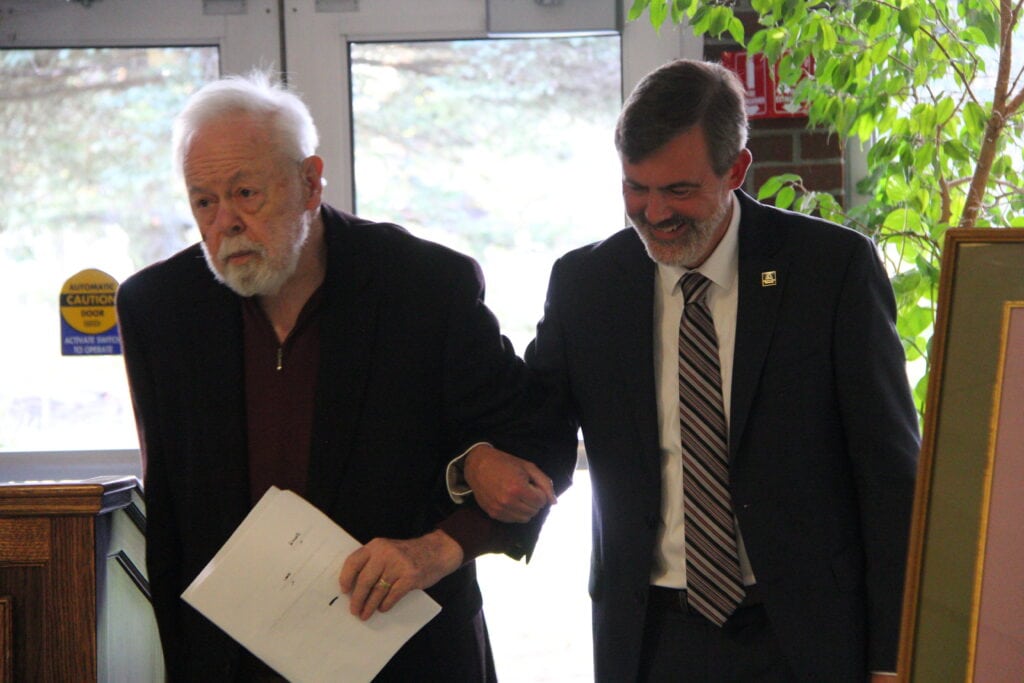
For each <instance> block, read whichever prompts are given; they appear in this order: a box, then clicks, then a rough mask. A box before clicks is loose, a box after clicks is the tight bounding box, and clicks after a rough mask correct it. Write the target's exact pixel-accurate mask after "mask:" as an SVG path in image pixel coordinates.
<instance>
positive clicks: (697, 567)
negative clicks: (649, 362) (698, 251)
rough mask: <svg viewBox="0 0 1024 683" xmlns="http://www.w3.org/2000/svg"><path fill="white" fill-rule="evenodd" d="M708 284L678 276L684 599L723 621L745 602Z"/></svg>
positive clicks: (699, 278)
mask: <svg viewBox="0 0 1024 683" xmlns="http://www.w3.org/2000/svg"><path fill="white" fill-rule="evenodd" d="M710 284H711V282H710V280H708V279H707V278H705V277H704V276H703V275H701V274H700V273H698V272H696V271H692V272H689V273H686V274H685V275H683V277H682V279H681V280H680V287H681V288H682V291H683V299H684V301H685V306H684V307H683V316H682V319H681V320H680V323H679V422H680V429H681V437H682V447H683V512H684V516H685V523H686V583H687V600H688V602H689V604H690V606H691V607H693V608H694V609H696V610H697V611H698V612H700V613H701V614H703V615H704V616H706V617H707V618H708V619H710V620H711V621H712V622H714V623H715V624H717V625H719V626H721V625H722V624H723V623H724V622H725V620H726V619H727V618H728V617H729V615H730V614H732V612H733V610H734V609H735V608H736V605H738V604H739V602H740V601H741V600H742V599H743V581H742V578H741V576H740V567H739V559H738V557H739V556H738V554H737V551H736V528H735V522H734V520H733V516H732V505H731V503H730V500H729V463H728V457H729V456H728V449H727V447H726V444H727V441H726V438H727V435H726V426H725V424H726V423H725V412H724V411H723V408H722V373H721V370H720V368H719V363H718V338H717V337H716V335H715V326H714V323H713V322H712V320H711V313H710V311H709V310H708V305H707V292H708V286H709V285H710Z"/></svg>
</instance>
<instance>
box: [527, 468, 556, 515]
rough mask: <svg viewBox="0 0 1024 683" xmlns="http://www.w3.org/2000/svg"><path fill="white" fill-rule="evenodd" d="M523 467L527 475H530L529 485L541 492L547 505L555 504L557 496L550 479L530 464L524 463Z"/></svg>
mask: <svg viewBox="0 0 1024 683" xmlns="http://www.w3.org/2000/svg"><path fill="white" fill-rule="evenodd" d="M523 467H524V468H525V469H526V472H527V474H529V475H530V483H531V484H533V485H534V486H535V487H537V488H538V489H540V490H541V492H543V494H544V497H545V499H546V502H547V503H548V504H549V505H554V504H555V503H557V502H558V496H556V495H555V484H554V482H553V481H551V477H549V476H548V475H546V474H544V471H543V470H542V469H541V468H539V467H537V466H536V465H534V464H533V463H532V462H527V463H525V464H524V465H523Z"/></svg>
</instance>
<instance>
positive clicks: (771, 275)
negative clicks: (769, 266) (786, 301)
mask: <svg viewBox="0 0 1024 683" xmlns="http://www.w3.org/2000/svg"><path fill="white" fill-rule="evenodd" d="M777 283H778V279H777V278H776V277H775V271H774V270H766V271H765V272H763V273H761V286H762V287H774V286H775V285H776V284H777Z"/></svg>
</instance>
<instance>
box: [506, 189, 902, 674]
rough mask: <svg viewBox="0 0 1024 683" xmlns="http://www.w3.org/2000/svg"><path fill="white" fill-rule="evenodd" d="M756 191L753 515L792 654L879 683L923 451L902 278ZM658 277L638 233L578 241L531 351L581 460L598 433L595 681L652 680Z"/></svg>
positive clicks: (742, 458) (746, 377)
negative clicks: (896, 289) (906, 347)
mask: <svg viewBox="0 0 1024 683" xmlns="http://www.w3.org/2000/svg"><path fill="white" fill-rule="evenodd" d="M738 196H739V200H740V204H741V223H740V226H739V285H738V286H739V303H738V312H737V330H736V346H735V361H734V369H733V380H732V405H731V417H730V438H729V457H730V477H731V481H730V488H731V491H732V501H733V505H734V509H735V513H736V515H737V517H738V519H739V525H740V529H741V530H742V533H743V538H744V541H745V544H746V549H747V552H748V555H749V558H750V561H751V564H752V567H753V570H754V573H755V574H756V577H757V581H758V584H759V586H760V587H761V589H762V591H761V592H762V593H763V595H764V603H765V608H766V611H767V614H768V617H769V619H770V621H771V623H772V626H773V627H774V629H775V630H776V632H777V634H778V637H779V639H780V642H781V645H782V648H783V649H784V651H785V652H786V653H787V655H788V656H789V657H790V659H791V660H792V661H791V664H792V666H793V667H794V669H795V670H796V671H797V672H798V673H799V675H800V676H801V677H802V679H804V680H808V681H830V683H835V682H838V681H857V683H862V681H863V680H864V676H865V673H866V672H867V671H868V670H869V668H870V669H871V670H894V667H895V661H896V650H897V641H898V631H899V615H900V601H901V593H902V584H903V571H904V564H905V551H906V541H907V531H908V525H909V515H910V510H911V503H912V497H913V486H914V474H915V462H916V458H917V453H918V429H917V416H916V413H915V410H914V406H913V403H912V401H911V397H910V392H909V389H908V384H907V378H906V371H905V365H904V364H905V358H904V353H903V349H902V347H901V345H900V341H899V339H898V337H897V334H896V330H895V325H894V320H895V304H894V299H893V293H892V289H891V287H890V285H889V281H888V279H887V277H886V274H885V272H884V269H883V268H882V265H881V263H880V261H879V258H878V255H877V253H876V251H875V248H874V246H873V245H872V243H871V242H870V241H869V240H868V239H867V238H865V237H864V236H862V235H860V234H858V233H856V232H854V231H852V230H848V229H845V228H841V227H839V226H835V225H832V224H829V223H825V222H824V221H821V220H816V219H813V218H809V217H807V216H804V215H800V214H795V213H789V212H785V211H780V210H778V209H775V208H771V207H768V206H765V205H763V204H760V203H757V202H755V201H754V200H753V199H751V198H750V197H748V196H747V195H745V194H743V193H742V192H739V193H738ZM769 272H774V274H775V276H776V282H775V284H774V285H771V286H767V283H762V274H763V273H769ZM654 278H655V265H654V263H653V261H652V260H651V259H650V258H649V257H648V256H647V254H646V252H645V250H644V247H643V244H642V243H641V241H640V239H639V238H638V237H637V235H636V233H635V232H634V231H633V230H632V229H626V230H623V231H621V232H619V233H617V234H615V235H613V236H611V237H610V238H608V239H607V240H605V241H604V242H601V243H598V244H594V245H591V246H588V247H584V248H582V249H578V250H576V251H573V252H570V253H569V254H567V255H565V256H564V257H563V258H561V259H560V260H559V261H558V262H557V263H556V264H555V266H554V268H553V269H552V273H551V282H550V287H549V290H548V298H547V303H546V305H545V310H544V318H543V320H542V321H541V323H540V325H539V326H538V331H537V337H536V339H535V340H534V342H533V344H531V346H530V348H529V349H528V350H527V353H526V361H527V364H528V365H530V366H532V367H533V368H535V369H537V370H538V371H539V372H540V373H541V374H542V375H543V376H544V378H545V380H546V382H547V383H548V385H549V387H550V388H551V389H552V390H553V391H554V392H555V393H556V395H557V396H558V397H559V400H560V402H561V407H562V410H563V415H567V416H569V418H570V419H569V420H568V422H567V424H565V425H564V428H563V429H562V431H561V432H560V433H559V437H560V439H561V443H562V444H563V448H564V457H563V458H562V463H561V464H562V465H563V466H564V462H567V461H568V459H569V458H571V457H574V456H573V455H570V453H569V449H570V448H571V447H572V446H573V445H574V439H573V437H574V435H575V426H576V424H577V423H578V424H579V425H581V426H582V428H583V436H584V441H585V444H586V451H587V458H588V461H589V466H590V476H591V484H592V487H593V497H594V503H595V505H594V517H593V556H592V562H591V576H590V593H591V597H592V599H593V608H594V656H595V666H596V677H597V680H598V681H605V682H608V683H622V682H623V681H630V680H635V678H636V675H637V671H638V658H639V653H640V643H641V637H642V634H643V626H644V615H645V609H646V599H647V593H648V583H649V578H650V574H651V564H652V555H653V551H654V544H655V542H656V531H657V529H658V526H659V524H660V523H661V515H660V505H661V503H660V493H661V484H660V478H661V471H660V455H659V445H658V427H657V419H656V410H657V409H656V399H655V384H654V358H653V336H654V331H653V305H654V297H653V292H654Z"/></svg>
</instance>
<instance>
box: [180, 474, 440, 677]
mask: <svg viewBox="0 0 1024 683" xmlns="http://www.w3.org/2000/svg"><path fill="white" fill-rule="evenodd" d="M359 547H360V544H359V542H358V541H356V540H355V539H354V538H352V537H351V536H350V535H349V534H347V533H346V532H345V531H344V530H342V529H341V528H340V527H338V526H337V525H336V524H335V523H334V522H333V521H331V519H330V518H328V517H327V516H326V515H324V514H323V513H322V512H320V511H319V510H318V509H316V508H315V507H313V506H312V505H310V504H309V503H308V502H306V501H305V500H303V499H302V498H301V497H299V496H297V495H296V494H294V493H292V492H290V491H281V490H280V489H278V488H276V487H271V489H270V490H269V491H267V493H266V494H265V495H264V496H263V498H261V499H260V501H259V503H257V505H256V507H254V508H253V510H252V511H251V512H250V513H249V515H248V516H247V517H246V518H245V520H244V521H243V522H242V524H241V525H240V526H239V527H238V529H236V530H235V533H234V534H232V535H231V538H229V539H228V541H227V543H225V544H224V546H223V547H222V548H221V549H220V551H219V552H218V553H217V554H216V555H215V556H214V558H213V559H212V560H211V561H210V563H209V564H208V565H207V566H206V568H205V569H204V570H203V571H202V572H201V573H200V574H199V576H197V577H196V579H195V581H193V582H192V584H191V585H190V586H189V587H188V588H187V589H186V590H185V592H184V593H183V594H182V598H183V599H184V600H185V601H186V602H188V603H189V604H190V605H192V606H193V607H195V608H196V609H197V610H199V612H201V613H202V614H204V615H205V616H206V617H207V618H208V619H210V620H211V621H213V622H214V623H215V624H217V626H219V627H220V628H221V629H223V630H224V632H225V633H227V634H228V635H230V636H231V637H232V638H234V639H235V640H237V641H238V642H239V643H241V644H242V645H244V646H245V647H246V648H248V649H249V650H250V651H251V652H252V653H253V654H255V655H256V656H257V657H259V658H260V659H262V660H263V661H264V662H266V663H267V664H268V665H269V666H271V667H272V668H273V669H275V670H276V671H278V672H279V673H280V674H281V675H282V676H284V677H285V678H287V679H288V680H290V681H292V682H293V683H313V682H316V681H352V682H360V681H369V680H370V679H372V678H373V677H374V676H375V675H376V674H377V673H378V672H379V671H380V670H381V669H382V668H383V667H384V665H385V664H387V662H388V660H389V659H391V657H392V656H394V654H395V653H396V652H397V651H398V650H399V648H401V647H402V645H403V644H404V643H405V642H406V641H407V640H408V639H409V638H411V637H412V636H413V635H414V634H415V633H416V632H417V631H418V630H419V629H420V628H422V627H423V626H424V625H425V624H426V623H427V622H428V621H430V620H431V619H432V618H433V617H434V616H436V615H437V613H438V612H440V610H441V608H440V606H439V605H438V604H437V603H436V602H434V601H433V600H432V599H431V598H430V597H429V596H428V595H427V594H426V593H424V592H423V591H419V590H416V591H410V592H409V593H408V594H407V595H406V596H405V597H404V598H403V599H402V600H401V601H400V602H399V603H398V604H397V605H395V606H394V607H393V608H392V609H391V610H389V611H388V612H386V613H379V612H378V613H377V614H375V615H374V616H373V617H372V618H371V619H369V620H368V621H361V620H360V619H359V618H358V617H356V616H353V615H352V614H350V613H349V609H348V600H347V598H346V596H344V595H343V594H342V593H341V590H340V588H339V586H338V572H339V570H340V568H341V566H342V564H343V562H344V561H345V558H346V557H348V556H349V555H350V554H351V553H352V552H354V551H356V550H357V549H358V548H359Z"/></svg>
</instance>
